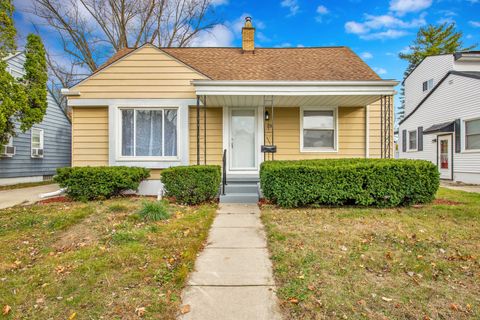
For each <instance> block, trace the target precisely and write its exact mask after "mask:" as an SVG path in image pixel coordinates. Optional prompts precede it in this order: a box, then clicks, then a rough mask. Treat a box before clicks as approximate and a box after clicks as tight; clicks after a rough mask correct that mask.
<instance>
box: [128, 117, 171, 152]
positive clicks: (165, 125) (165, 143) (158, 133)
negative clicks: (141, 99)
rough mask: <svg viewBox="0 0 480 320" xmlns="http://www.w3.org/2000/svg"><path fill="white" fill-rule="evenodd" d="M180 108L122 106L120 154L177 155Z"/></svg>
mask: <svg viewBox="0 0 480 320" xmlns="http://www.w3.org/2000/svg"><path fill="white" fill-rule="evenodd" d="M177 113H178V112H177V109H172V108H161V109H160V108H148V109H141V108H124V109H121V156H122V157H140V158H145V157H149V158H176V157H177V153H178V150H177V149H178V143H177V141H178V138H177V137H178V132H177V130H178V117H177Z"/></svg>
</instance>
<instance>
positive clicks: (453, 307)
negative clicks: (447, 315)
mask: <svg viewBox="0 0 480 320" xmlns="http://www.w3.org/2000/svg"><path fill="white" fill-rule="evenodd" d="M450 309H451V310H453V311H458V304H455V303H451V304H450Z"/></svg>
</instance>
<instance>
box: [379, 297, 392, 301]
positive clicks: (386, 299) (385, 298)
mask: <svg viewBox="0 0 480 320" xmlns="http://www.w3.org/2000/svg"><path fill="white" fill-rule="evenodd" d="M382 300H383V301H386V302H390V301H392V300H393V299H392V298H387V297H382Z"/></svg>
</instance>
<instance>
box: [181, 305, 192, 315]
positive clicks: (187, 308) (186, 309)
mask: <svg viewBox="0 0 480 320" xmlns="http://www.w3.org/2000/svg"><path fill="white" fill-rule="evenodd" d="M189 312H190V305H189V304H184V305H183V306H182V307H181V308H180V313H181V314H185V313H189Z"/></svg>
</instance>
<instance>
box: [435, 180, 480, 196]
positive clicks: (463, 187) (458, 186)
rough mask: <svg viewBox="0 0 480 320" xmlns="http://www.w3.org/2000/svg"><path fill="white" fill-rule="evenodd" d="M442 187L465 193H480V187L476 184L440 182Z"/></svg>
mask: <svg viewBox="0 0 480 320" xmlns="http://www.w3.org/2000/svg"><path fill="white" fill-rule="evenodd" d="M440 186H441V187H444V188H448V189H452V190H458V191H465V192H476V193H480V185H475V184H462V183H455V182H449V181H442V182H440Z"/></svg>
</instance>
